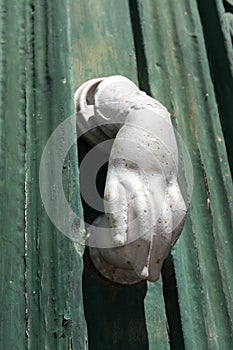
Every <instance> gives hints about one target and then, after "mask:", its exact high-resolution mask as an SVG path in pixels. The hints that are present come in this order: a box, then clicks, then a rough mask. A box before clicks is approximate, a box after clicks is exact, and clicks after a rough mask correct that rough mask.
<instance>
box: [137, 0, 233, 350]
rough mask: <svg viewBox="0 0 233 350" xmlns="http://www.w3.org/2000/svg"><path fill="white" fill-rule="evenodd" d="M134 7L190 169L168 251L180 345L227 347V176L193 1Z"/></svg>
mask: <svg viewBox="0 0 233 350" xmlns="http://www.w3.org/2000/svg"><path fill="white" fill-rule="evenodd" d="M136 10H137V11H138V14H139V18H140V22H139V25H140V28H139V30H140V31H141V32H142V39H143V43H142V46H143V47H144V59H145V61H144V62H141V65H142V66H143V67H144V69H146V70H147V76H148V79H149V81H148V82H146V85H147V86H149V88H150V89H151V91H152V93H153V95H154V96H155V97H156V98H158V99H159V100H161V101H162V102H163V103H164V104H165V105H166V106H168V108H169V109H170V111H171V113H172V116H173V119H174V124H176V125H177V128H178V130H179V132H180V133H181V135H182V137H183V139H184V141H185V143H186V145H187V147H188V149H189V152H190V156H191V160H192V164H193V169H194V191H193V198H192V204H191V207H190V211H189V215H188V219H187V222H186V225H185V229H184V232H183V234H182V237H181V238H180V239H179V241H178V243H177V245H176V247H175V249H174V251H173V255H174V261H175V269H176V277H177V288H178V292H179V304H180V310H181V318H182V326H183V337H184V342H185V348H187V349H198V348H199V349H200V348H201V349H204V348H208V349H230V348H231V347H232V341H233V340H232V335H233V333H232V321H233V320H232V315H233V313H232V293H233V286H232V281H233V280H232V276H233V271H232V268H233V265H232V248H233V241H232V193H233V192H232V180H231V176H230V170H229V166H228V161H227V155H226V149H225V144H224V137H223V134H222V130H221V125H220V119H219V114H218V110H217V103H216V97H215V92H214V88H213V84H212V81H211V76H210V67H209V62H208V59H207V52H206V48H205V43H204V38H203V32H202V27H201V23H200V17H199V12H198V8H197V4H196V3H195V2H193V1H189V0H183V1H179V2H173V3H172V5H171V3H170V2H168V1H160V0H158V1H149V0H148V1H140V0H139V1H138V2H137V9H136ZM142 69H143V68H142ZM174 346H175V345H174Z"/></svg>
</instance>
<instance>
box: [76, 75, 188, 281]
mask: <svg viewBox="0 0 233 350" xmlns="http://www.w3.org/2000/svg"><path fill="white" fill-rule="evenodd" d="M75 106H76V112H77V131H78V133H79V132H81V133H82V134H84V133H85V131H88V132H87V133H85V134H84V137H85V139H86V141H87V142H88V143H89V144H92V145H97V144H98V145H100V148H101V147H102V149H103V152H104V148H105V146H104V145H105V143H106V142H107V141H108V140H113V143H112V147H111V150H110V157H109V163H108V172H107V179H106V184H105V192H104V211H105V214H104V215H103V216H101V217H98V218H97V219H96V220H95V221H94V223H93V224H92V225H91V226H90V227H89V228H88V229H87V231H88V234H87V244H88V245H89V249H90V255H91V258H92V260H93V262H94V265H95V266H96V268H97V269H98V270H99V271H100V272H101V273H102V275H104V276H105V277H106V278H108V279H110V280H112V281H114V282H118V283H124V284H133V283H137V282H139V281H141V280H144V279H147V280H149V281H156V280H157V279H158V278H159V274H160V270H161V267H162V264H163V261H164V259H165V258H166V257H167V255H168V253H169V251H170V250H171V248H172V247H173V245H174V244H175V242H176V240H177V239H178V237H179V236H180V234H181V230H182V228H183V224H184V220H185V215H186V211H187V208H186V204H185V202H184V199H183V196H182V194H181V191H180V187H179V185H178V147H177V141H176V137H175V133H174V130H173V126H172V123H171V120H170V114H169V113H168V111H167V109H166V108H165V107H164V106H163V105H162V104H160V103H159V102H158V101H156V100H155V99H153V98H151V97H149V96H148V95H147V94H146V93H144V92H142V91H140V90H139V89H138V87H137V86H136V85H135V84H134V83H133V82H131V81H130V80H129V79H127V78H125V77H122V76H110V77H107V78H97V79H92V80H89V81H87V82H86V83H84V84H83V85H81V86H80V88H79V89H78V90H77V91H76V93H75ZM101 145H102V146H101ZM86 176H88V174H86Z"/></svg>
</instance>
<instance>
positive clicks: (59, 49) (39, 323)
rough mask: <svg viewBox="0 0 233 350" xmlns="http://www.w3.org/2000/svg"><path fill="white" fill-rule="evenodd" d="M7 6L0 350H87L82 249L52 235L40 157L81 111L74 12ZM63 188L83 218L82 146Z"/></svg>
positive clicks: (0, 66)
mask: <svg viewBox="0 0 233 350" xmlns="http://www.w3.org/2000/svg"><path fill="white" fill-rule="evenodd" d="M0 6H1V31H0V35H1V61H0V70H1V71H0V79H1V104H0V107H1V160H0V164H1V174H2V176H1V194H2V200H1V204H0V205H1V208H0V210H1V243H0V260H1V265H0V278H1V283H0V285H1V288H0V300H1V312H0V319H1V325H0V348H1V349H6V350H8V349H9V350H11V349H20V350H21V349H33V350H34V349H38V350H41V349H49V350H53V349H54V350H55V349H56V350H57V349H71V348H72V349H80V350H82V349H83V350H84V349H86V348H87V336H86V324H85V318H84V313H83V302H82V265H83V263H82V251H83V248H80V247H78V248H77V249H75V247H74V244H73V243H72V242H71V241H70V240H69V239H68V238H66V237H65V236H64V235H63V234H62V233H61V232H59V231H58V230H56V229H55V227H54V225H53V224H52V223H51V222H50V220H49V218H48V216H47V214H46V212H45V210H44V208H43V204H42V201H41V197H40V191H39V165H40V158H41V154H42V151H43V148H44V146H45V144H46V142H47V139H48V137H49V136H50V135H51V133H52V132H53V130H54V129H55V127H56V126H57V125H58V124H59V123H60V122H61V121H63V120H64V119H65V118H67V117H69V116H70V115H71V113H73V109H74V107H73V96H72V95H73V87H72V70H71V47H70V31H69V16H68V14H69V2H66V1H62V0H61V1H60V0H58V1H56V4H55V3H52V2H50V1H40V2H38V1H29V0H23V1H19V2H7V1H1V2H0ZM63 180H64V181H63V183H64V188H65V192H66V193H67V197H68V198H69V200H70V202H72V204H73V207H74V208H75V210H76V211H77V212H78V213H79V214H80V213H81V205H80V200H79V196H78V193H79V187H78V165H77V149H76V146H75V145H74V147H73V149H72V150H71V151H70V154H69V158H68V159H67V161H66V163H65V164H64V171H63ZM51 188H52V184H51ZM51 195H52V191H51ZM61 214H62V213H61Z"/></svg>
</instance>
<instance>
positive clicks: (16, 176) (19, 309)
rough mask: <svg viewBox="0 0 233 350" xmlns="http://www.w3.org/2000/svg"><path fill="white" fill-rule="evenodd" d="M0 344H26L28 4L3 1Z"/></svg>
mask: <svg viewBox="0 0 233 350" xmlns="http://www.w3.org/2000/svg"><path fill="white" fill-rule="evenodd" d="M0 10H1V12H0V13H1V14H0V16H1V21H0V26H1V29H0V37H1V39H0V45H1V49H0V142H1V143H0V152H1V155H0V172H1V178H0V190H1V201H0V213H1V214H0V215H1V230H0V236H1V239H0V300H1V311H0V348H1V349H15V350H16V349H25V348H26V344H27V337H26V319H25V286H24V273H25V261H24V227H25V223H24V219H25V218H24V202H25V198H24V180H25V175H24V166H25V103H26V102H25V65H24V61H25V47H24V43H25V28H24V19H25V13H24V2H23V1H21V2H14V3H9V2H7V1H3V0H2V1H0Z"/></svg>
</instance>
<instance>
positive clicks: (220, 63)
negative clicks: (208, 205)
mask: <svg viewBox="0 0 233 350" xmlns="http://www.w3.org/2000/svg"><path fill="white" fill-rule="evenodd" d="M197 4H198V9H199V13H200V19H201V23H202V27H203V34H204V39H205V45H206V49H207V54H208V58H209V62H210V66H211V75H212V80H213V85H214V89H215V93H216V99H217V103H218V111H219V116H220V119H221V123H222V128H223V132H224V137H225V142H226V147H227V151H228V155H229V157H228V158H229V163H230V165H231V171H232V172H233V164H232V159H233V132H232V108H233V106H232V105H233V103H232V101H233V61H232V58H233V47H232V39H231V35H230V31H229V30H228V23H227V18H229V19H230V18H232V16H233V6H232V4H230V2H229V1H228V2H227V1H223V0H215V1H209V0H207V1H199V0H197ZM223 5H224V6H225V8H224V6H223ZM226 15H230V17H228V16H226ZM216 43H217V44H216Z"/></svg>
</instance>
